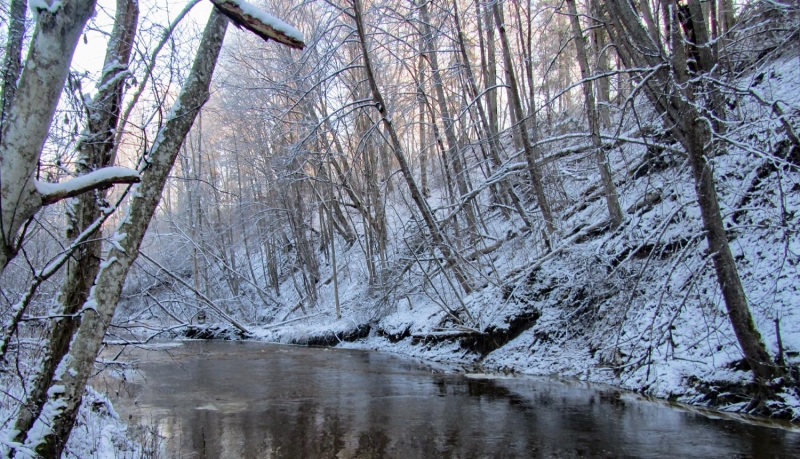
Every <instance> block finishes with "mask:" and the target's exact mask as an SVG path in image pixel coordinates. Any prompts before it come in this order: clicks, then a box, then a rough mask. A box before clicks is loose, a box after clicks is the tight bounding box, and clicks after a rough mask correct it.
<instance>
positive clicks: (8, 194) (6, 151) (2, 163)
mask: <svg viewBox="0 0 800 459" xmlns="http://www.w3.org/2000/svg"><path fill="white" fill-rule="evenodd" d="M94 5H95V0H64V2H63V3H60V5H59V6H57V7H56V8H48V9H44V8H42V7H40V6H37V7H36V8H37V11H36V12H37V13H38V17H39V20H38V21H37V23H36V31H35V32H34V35H33V40H32V42H31V45H30V49H29V50H28V57H27V59H26V60H25V68H24V69H23V70H22V77H21V78H20V80H19V85H18V86H17V89H16V94H15V96H14V97H13V103H11V104H10V105H9V107H8V108H7V112H6V118H5V119H4V123H3V126H2V132H1V133H0V204H1V205H2V209H0V214H2V218H0V225H2V226H0V233H1V234H0V237H2V239H0V276H2V274H3V271H4V270H5V267H6V265H8V262H9V261H11V259H12V258H14V257H15V256H16V254H17V250H19V242H20V241H18V240H17V239H18V236H19V232H20V229H21V228H22V226H23V225H24V224H25V222H27V221H28V220H29V219H30V218H31V217H33V215H34V214H36V212H38V211H39V209H41V207H42V197H41V194H40V193H39V192H38V191H37V190H36V186H35V182H34V179H35V177H34V173H35V171H36V166H37V164H38V160H39V154H40V153H41V151H42V146H43V145H44V141H45V138H46V137H47V133H48V131H49V129H50V122H51V121H52V119H53V114H54V113H55V110H56V105H57V104H58V99H59V97H60V96H61V89H62V88H63V87H64V81H65V80H66V78H67V73H68V72H69V64H70V62H71V60H72V54H73V53H74V52H75V47H76V45H77V44H78V38H79V37H80V34H81V32H82V31H83V27H84V25H85V24H86V21H87V20H88V19H89V16H91V14H92V13H93V12H94ZM50 9H52V10H53V11H49V10H50ZM9 38H11V37H9Z"/></svg>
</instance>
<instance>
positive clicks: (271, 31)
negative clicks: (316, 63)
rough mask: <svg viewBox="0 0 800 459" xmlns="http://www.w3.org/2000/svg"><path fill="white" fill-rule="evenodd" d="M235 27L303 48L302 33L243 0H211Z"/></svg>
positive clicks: (292, 46) (267, 38)
mask: <svg viewBox="0 0 800 459" xmlns="http://www.w3.org/2000/svg"><path fill="white" fill-rule="evenodd" d="M211 3H213V4H214V5H215V6H216V7H217V9H219V11H220V12H222V14H224V15H225V16H227V17H228V18H229V19H230V20H231V21H233V23H234V24H236V26H237V27H239V28H241V27H244V28H245V29H247V30H249V31H251V32H253V33H254V34H256V35H258V36H259V37H261V38H263V39H264V40H267V41H269V40H275V41H277V42H278V43H281V44H284V45H286V46H288V47H290V48H294V49H303V48H304V47H305V46H306V44H305V42H304V41H303V33H302V32H300V31H299V30H297V29H296V28H294V27H292V26H290V25H289V24H287V23H285V22H283V21H282V20H280V19H278V18H276V17H275V16H272V15H271V14H268V13H266V12H264V11H262V10H260V9H259V8H257V7H255V6H253V5H251V4H249V3H247V2H245V1H244V0H211Z"/></svg>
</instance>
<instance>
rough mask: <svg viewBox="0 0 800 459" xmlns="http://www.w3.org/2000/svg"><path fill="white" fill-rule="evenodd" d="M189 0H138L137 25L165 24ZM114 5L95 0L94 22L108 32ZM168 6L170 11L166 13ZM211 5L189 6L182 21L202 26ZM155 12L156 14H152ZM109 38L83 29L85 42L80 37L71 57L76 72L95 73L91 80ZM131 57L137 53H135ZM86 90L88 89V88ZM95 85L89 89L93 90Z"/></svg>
mask: <svg viewBox="0 0 800 459" xmlns="http://www.w3.org/2000/svg"><path fill="white" fill-rule="evenodd" d="M188 2H189V0H140V1H139V9H140V12H139V26H140V27H142V26H143V25H144V26H147V25H149V24H153V23H155V24H160V25H162V26H164V27H166V26H168V25H169V23H170V22H171V21H172V20H173V18H175V17H176V16H177V15H178V13H180V11H181V10H183V8H184V6H186V4H187V3H188ZM115 6H116V1H115V0H98V1H97V7H96V11H97V16H96V17H95V19H94V21H95V23H96V25H97V26H98V27H100V28H102V29H103V30H105V31H106V32H107V33H110V32H111V28H112V26H113V17H114V10H115ZM167 6H168V7H169V13H168V14H167V10H166V9H167ZM212 7H213V5H212V4H211V2H210V1H208V0H202V1H201V2H200V3H198V4H197V5H195V7H194V8H192V11H191V12H190V13H189V15H187V17H186V18H185V19H184V21H186V20H189V21H194V22H195V23H198V24H200V27H202V26H203V25H204V24H205V21H206V20H207V19H208V15H209V14H210V13H211V8H212ZM153 11H155V13H153ZM107 41H108V37H107V35H104V34H102V33H100V32H99V31H95V30H91V31H88V32H86V43H84V41H83V38H81V40H80V41H79V42H78V48H77V50H76V51H75V56H74V57H73V59H72V69H73V70H76V71H84V70H85V71H89V72H90V74H92V75H94V77H95V78H93V80H94V81H97V79H96V77H97V74H98V73H99V72H100V70H101V69H102V68H103V59H104V57H105V52H106V42H107ZM134 58H136V56H135V55H134ZM87 89H89V88H87ZM93 89H94V88H92V92H94V91H93Z"/></svg>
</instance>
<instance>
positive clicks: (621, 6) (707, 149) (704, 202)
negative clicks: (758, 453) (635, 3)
mask: <svg viewBox="0 0 800 459" xmlns="http://www.w3.org/2000/svg"><path fill="white" fill-rule="evenodd" d="M669 4H670V5H671V7H672V8H673V10H674V9H675V8H676V7H677V4H676V2H675V1H674V0H671V1H669ZM605 6H606V9H607V11H608V12H609V13H610V16H611V27H609V28H608V30H609V32H610V34H611V36H612V39H613V41H614V42H615V43H616V45H617V46H618V47H619V49H620V52H621V55H622V56H623V57H625V59H626V60H628V61H629V62H628V65H633V66H636V67H640V68H652V69H654V70H653V71H652V72H651V74H650V77H649V78H648V79H647V80H646V81H644V82H643V85H642V86H643V89H644V91H645V94H646V95H647V96H648V98H649V99H650V100H651V102H652V103H653V106H654V107H655V108H656V110H657V111H658V112H659V113H660V114H661V115H662V116H664V117H665V124H666V125H667V126H669V129H670V133H671V134H672V135H673V136H674V137H675V138H676V140H678V141H679V142H680V144H681V146H683V148H684V149H685V150H686V152H687V153H688V155H689V162H690V165H691V168H692V176H693V178H694V186H695V193H696V194H697V203H698V206H699V207H700V213H701V216H702V221H703V229H704V230H705V234H706V242H707V243H708V247H709V250H710V252H711V253H712V259H713V262H714V269H715V271H716V276H717V282H718V283H719V286H720V289H721V290H722V296H723V299H724V300H725V307H726V309H727V312H728V318H729V320H730V321H731V326H732V328H733V331H734V333H735V334H736V338H737V340H738V342H739V346H740V347H741V349H742V353H743V354H744V357H745V359H746V360H747V362H748V364H749V365H750V368H751V369H752V371H753V374H754V375H755V377H756V380H757V381H758V382H759V383H760V384H762V385H765V384H766V382H767V381H769V380H771V379H772V378H773V377H775V376H776V375H778V374H779V373H780V370H779V369H777V368H776V367H775V365H774V364H773V363H772V361H771V359H770V356H769V353H768V352H767V349H766V347H765V346H764V343H763V341H762V339H761V334H760V333H759V332H758V330H757V329H756V327H755V324H754V323H753V318H752V315H751V313H750V308H749V307H748V304H747V297H746V296H745V292H744V288H743V287H742V281H741V278H740V277H739V272H738V270H737V268H736V263H735V261H734V258H733V255H732V253H731V249H730V245H729V243H728V237H727V235H726V233H725V225H724V223H723V220H722V214H721V212H720V208H719V200H718V198H717V191H716V186H715V184H714V174H713V169H712V167H711V165H710V164H709V158H710V157H713V156H714V155H718V154H720V153H722V152H723V150H724V147H723V145H721V144H720V142H719V140H716V139H714V138H713V137H714V133H713V132H712V131H711V128H710V127H709V124H708V123H707V122H705V121H704V120H703V119H704V118H706V119H707V116H703V114H701V113H700V112H699V111H698V110H699V108H698V107H702V105H703V104H704V103H705V104H709V103H712V102H713V98H712V101H708V100H706V101H702V100H700V98H699V97H697V96H696V95H695V92H694V91H695V85H697V84H701V83H699V81H700V80H702V78H700V77H702V76H703V74H706V73H708V72H710V71H711V69H712V65H713V63H712V62H710V61H708V59H709V57H710V51H709V50H708V49H707V46H706V42H705V41H704V39H703V38H702V37H707V32H706V26H705V21H703V20H702V17H697V16H696V13H697V12H698V11H700V8H701V6H700V3H699V0H690V1H689V7H690V9H691V11H692V14H691V15H692V18H691V20H692V23H693V27H694V28H695V30H696V31H699V35H698V36H700V37H701V39H700V40H699V42H698V43H696V46H697V48H701V49H697V50H694V51H696V53H697V55H698V56H699V57H700V59H698V69H697V74H695V75H692V78H691V80H690V79H689V75H688V73H687V62H686V53H685V51H684V45H685V44H687V43H693V42H688V41H686V39H685V37H683V36H682V34H681V27H680V24H679V23H678V22H677V18H674V17H673V18H672V25H671V33H672V37H671V38H672V45H673V46H672V47H673V52H674V54H673V56H672V57H671V59H670V58H667V57H665V56H664V55H663V54H662V53H661V52H660V51H659V49H658V48H659V47H658V45H657V44H656V42H655V41H654V40H653V39H652V37H651V36H650V35H649V34H648V32H647V30H645V29H644V27H643V26H642V25H641V23H640V22H639V21H638V16H637V15H636V13H635V12H634V10H633V8H632V7H631V6H630V4H629V3H628V2H616V1H606V2H605ZM689 46H695V45H691V44H690V45H689ZM702 48H705V49H702ZM704 89H706V90H708V89H709V88H704ZM702 109H704V110H705V109H706V108H702ZM712 109H716V110H718V109H719V107H712ZM709 110H710V109H709ZM719 115H721V114H720V113H717V116H719Z"/></svg>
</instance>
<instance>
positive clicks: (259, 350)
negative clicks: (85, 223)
mask: <svg viewBox="0 0 800 459" xmlns="http://www.w3.org/2000/svg"><path fill="white" fill-rule="evenodd" d="M127 355H128V356H129V357H130V358H133V359H138V360H139V365H138V368H139V372H138V374H137V375H136V376H135V377H134V378H133V381H130V380H129V381H128V382H127V383H125V384H120V383H119V381H117V380H113V379H109V378H105V379H104V382H103V381H95V382H94V385H95V387H97V388H98V389H104V388H105V389H111V390H112V392H113V391H114V390H118V391H119V396H118V397H116V398H114V403H115V407H116V408H117V411H118V412H119V413H120V414H121V415H122V416H123V417H124V418H129V419H130V420H131V421H132V423H145V424H149V425H151V426H154V427H156V428H157V429H158V431H159V433H160V434H161V435H162V436H163V437H164V438H165V440H164V442H163V443H164V448H166V450H165V452H164V454H163V455H162V456H160V457H164V456H166V457H187V458H188V457H192V458H195V457H196V458H268V457H280V458H309V459H311V458H339V459H345V458H356V457H358V458H383V457H386V458H404V459H405V458H444V457H447V458H451V457H452V458H515V457H519V458H528V457H542V458H545V457H547V458H551V457H613V458H617V457H664V458H673V457H692V458H705V457H720V458H730V457H756V458H773V457H800V433H798V432H791V431H787V430H783V429H777V428H770V427H764V426H757V425H752V424H747V423H743V422H739V421H735V420H730V419H712V418H711V417H709V416H706V415H703V414H700V413H697V412H689V411H686V410H681V409H675V408H671V407H669V406H666V405H665V404H663V403H654V402H648V401H644V400H639V399H638V398H637V397H635V396H632V395H626V394H624V393H623V394H620V393H619V392H617V391H614V390H611V389H608V388H606V387H596V386H590V385H585V384H581V383H564V382H560V381H556V380H550V379H528V378H489V377H482V376H480V375H472V376H465V375H463V374H455V373H449V372H447V371H446V370H444V369H443V368H437V367H431V366H429V365H427V364H423V363H420V362H419V361H416V360H411V359H408V358H403V357H399V356H395V355H390V354H386V353H379V352H367V351H356V350H338V349H320V348H304V347H294V346H279V345H271V344H264V343H257V342H224V341H192V342H184V343H181V344H177V345H175V346H174V347H167V348H162V349H160V350H159V351H158V352H150V351H144V350H135V351H134V352H133V353H131V354H127ZM104 384H105V387H102V386H103V385H104Z"/></svg>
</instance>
